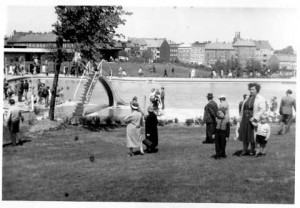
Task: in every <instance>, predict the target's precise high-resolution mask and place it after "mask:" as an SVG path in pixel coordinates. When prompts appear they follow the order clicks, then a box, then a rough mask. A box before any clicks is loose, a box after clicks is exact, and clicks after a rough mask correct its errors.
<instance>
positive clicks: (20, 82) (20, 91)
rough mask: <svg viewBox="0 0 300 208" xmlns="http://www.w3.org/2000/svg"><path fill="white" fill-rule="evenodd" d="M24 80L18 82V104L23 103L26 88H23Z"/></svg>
mask: <svg viewBox="0 0 300 208" xmlns="http://www.w3.org/2000/svg"><path fill="white" fill-rule="evenodd" d="M22 81H23V80H18V82H17V90H16V91H17V93H18V102H22V97H23V93H24V88H23V82H22Z"/></svg>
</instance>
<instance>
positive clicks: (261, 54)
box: [254, 40, 274, 68]
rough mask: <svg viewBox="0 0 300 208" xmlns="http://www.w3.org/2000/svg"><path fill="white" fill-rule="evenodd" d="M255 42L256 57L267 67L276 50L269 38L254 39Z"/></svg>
mask: <svg viewBox="0 0 300 208" xmlns="http://www.w3.org/2000/svg"><path fill="white" fill-rule="evenodd" d="M254 43H255V46H256V52H255V59H256V60H258V61H259V62H260V64H261V66H262V67H263V68H265V67H267V65H268V60H269V59H270V58H271V56H272V55H273V54H274V50H273V48H272V46H271V45H270V43H269V41H267V40H259V41H254Z"/></svg>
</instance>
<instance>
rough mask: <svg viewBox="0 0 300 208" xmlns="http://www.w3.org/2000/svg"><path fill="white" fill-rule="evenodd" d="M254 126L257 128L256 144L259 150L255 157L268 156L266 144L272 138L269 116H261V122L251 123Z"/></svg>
mask: <svg viewBox="0 0 300 208" xmlns="http://www.w3.org/2000/svg"><path fill="white" fill-rule="evenodd" d="M251 123H252V125H253V126H255V127H257V129H256V143H257V150H256V154H255V157H259V156H265V155H266V144H267V140H268V139H269V138H270V134H271V128H270V125H269V124H268V123H267V116H266V115H261V117H260V122H259V123H258V122H254V121H252V122H251Z"/></svg>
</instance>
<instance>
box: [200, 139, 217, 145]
mask: <svg viewBox="0 0 300 208" xmlns="http://www.w3.org/2000/svg"><path fill="white" fill-rule="evenodd" d="M213 143H215V142H214V141H209V140H205V141H203V142H202V144H213Z"/></svg>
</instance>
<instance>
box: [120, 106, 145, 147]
mask: <svg viewBox="0 0 300 208" xmlns="http://www.w3.org/2000/svg"><path fill="white" fill-rule="evenodd" d="M124 121H125V123H126V124H127V128H126V138H127V142H126V146H127V147H129V148H130V147H141V145H142V134H141V127H142V125H143V116H142V113H141V112H138V111H136V110H135V111H133V112H132V113H131V114H130V115H129V116H126V117H125V118H124Z"/></svg>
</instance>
